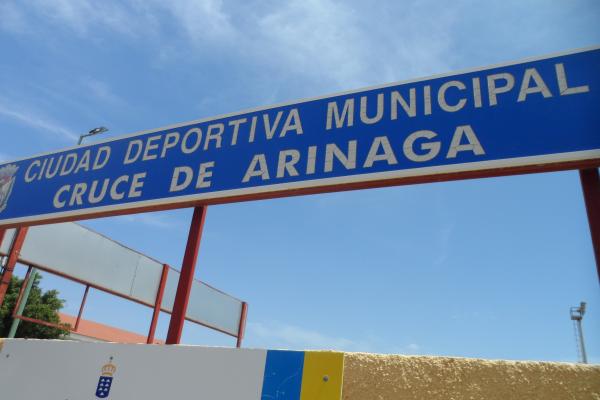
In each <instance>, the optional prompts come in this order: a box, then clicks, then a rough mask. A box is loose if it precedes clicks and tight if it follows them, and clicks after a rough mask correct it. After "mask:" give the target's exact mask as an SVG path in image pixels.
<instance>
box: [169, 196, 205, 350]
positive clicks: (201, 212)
mask: <svg viewBox="0 0 600 400" xmlns="http://www.w3.org/2000/svg"><path fill="white" fill-rule="evenodd" d="M205 219H206V207H195V208H194V215H193V217H192V223H191V225H190V231H189V234H188V241H187V245H186V249H185V255H184V257H183V264H182V266H181V275H179V283H178V285H177V294H176V295H175V303H174V304H173V313H172V314H171V322H170V323H169V332H168V334H167V340H166V344H179V342H180V341H181V333H182V332H183V324H184V322H185V313H186V311H187V306H188V303H189V301H190V292H191V290H192V282H193V281H194V271H195V270H196V261H197V260H198V249H199V248H200V240H201V239H202V229H203V228H204V220H205Z"/></svg>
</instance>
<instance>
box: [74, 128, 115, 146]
mask: <svg viewBox="0 0 600 400" xmlns="http://www.w3.org/2000/svg"><path fill="white" fill-rule="evenodd" d="M106 131H108V128H105V127H104V126H100V127H98V128H94V129H92V130H91V131H89V132H88V133H84V134H83V135H81V136H79V142H77V146H79V145H80V144H81V142H82V141H83V138H86V137H88V136H94V135H98V134H100V133H104V132H106Z"/></svg>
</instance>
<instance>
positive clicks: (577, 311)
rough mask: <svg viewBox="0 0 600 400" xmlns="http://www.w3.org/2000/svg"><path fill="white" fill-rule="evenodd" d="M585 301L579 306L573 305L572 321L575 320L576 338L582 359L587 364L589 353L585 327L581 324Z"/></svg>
mask: <svg viewBox="0 0 600 400" xmlns="http://www.w3.org/2000/svg"><path fill="white" fill-rule="evenodd" d="M585 306H586V304H585V302H583V301H582V302H581V303H580V304H579V307H571V310H570V312H571V321H574V322H575V324H576V326H575V330H576V331H577V332H576V335H577V337H576V338H575V339H576V341H577V350H578V351H579V352H580V353H581V361H582V362H583V363H584V364H587V354H586V352H585V342H584V341H583V327H582V326H581V320H583V316H584V315H585Z"/></svg>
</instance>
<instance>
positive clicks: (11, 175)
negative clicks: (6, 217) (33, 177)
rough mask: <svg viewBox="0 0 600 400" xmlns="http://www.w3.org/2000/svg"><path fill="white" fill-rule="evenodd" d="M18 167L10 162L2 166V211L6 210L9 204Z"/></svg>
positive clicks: (0, 208) (0, 171) (0, 179)
mask: <svg viewBox="0 0 600 400" xmlns="http://www.w3.org/2000/svg"><path fill="white" fill-rule="evenodd" d="M18 169H19V167H17V166H16V165H14V164H8V165H5V166H4V167H2V168H0V212H2V211H4V209H5V208H6V205H7V204H8V199H9V198H10V194H11V193H12V189H13V186H14V185H15V175H16V173H17V170H18Z"/></svg>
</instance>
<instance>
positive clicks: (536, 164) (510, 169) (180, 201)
mask: <svg viewBox="0 0 600 400" xmlns="http://www.w3.org/2000/svg"><path fill="white" fill-rule="evenodd" d="M596 50H600V46H592V47H588V48H582V49H575V50H569V51H565V52H559V53H554V54H550V55H545V56H538V57H530V58H526V59H522V60H518V61H512V62H507V63H500V64H495V65H490V66H484V67H478V68H471V69H465V70H461V71H456V72H449V73H444V74H437V75H433V76H429V77H424V78H417V79H409V80H404V81H399V82H393V83H387V84H383V85H375V86H370V87H366V88H360V89H355V90H350V91H344V92H339V93H334V94H328V95H324V96H317V97H312V98H307V99H302V100H297V101H291V102H282V103H278V104H275V105H271V106H263V107H256V108H251V109H246V110H242V111H237V112H233V113H227V114H222V115H218V116H213V117H208V118H202V119H197V120H192V121H187V122H183V123H177V124H173V125H168V126H165V127H161V128H154V129H148V130H142V131H138V132H135V133H131V134H127V135H122V136H119V137H115V138H110V139H105V140H100V141H98V142H95V143H91V144H87V145H84V146H77V147H69V148H66V149H62V150H60V151H61V152H67V151H71V150H73V151H75V150H81V149H85V148H88V147H91V146H99V145H102V144H108V143H111V142H114V141H118V140H126V139H131V138H135V137H138V136H141V135H147V134H151V133H154V132H160V131H166V130H172V129H177V128H181V127H185V126H189V125H192V124H199V123H206V122H210V121H216V120H220V119H224V118H230V117H235V116H239V115H243V114H248V113H255V112H260V111H269V110H273V109H277V108H280V107H288V106H293V105H300V104H304V103H308V102H312V101H316V100H323V99H333V98H337V97H338V96H345V95H353V94H359V93H363V92H367V91H372V90H378V89H386V88H390V87H394V86H398V85H407V84H411V83H419V82H424V81H429V80H434V79H440V78H448V77H452V76H458V75H461V74H467V73H476V72H481V71H486V70H490V69H494V68H502V67H510V66H515V65H519V64H524V63H528V62H535V61H543V60H546V59H551V58H555V57H561V56H568V55H573V54H578V53H585V52H590V51H596ZM57 153H58V152H56V151H53V152H46V153H42V154H39V155H36V156H33V157H26V158H23V159H19V160H15V161H12V162H20V161H25V160H29V159H32V158H36V157H44V156H47V155H52V154H57ZM8 164H10V163H6V164H2V165H8ZM598 167H600V149H595V150H587V151H576V152H564V153H555V154H549V155H542V156H528V157H514V158H509V159H498V160H487V161H477V162H466V163H460V164H444V165H441V166H429V167H419V168H408V169H398V170H393V171H386V172H373V173H361V174H358V175H345V176H339V177H330V178H319V179H312V180H311V179H309V180H302V181H296V182H288V183H274V184H268V185H265V186H252V187H248V188H241V189H231V190H220V191H214V192H203V193H195V194H190V195H181V196H176V197H163V198H159V199H150V200H140V201H135V202H129V203H127V202H126V203H120V204H113V205H106V206H98V207H92V208H85V209H77V210H69V211H58V212H53V213H51V214H38V215H34V216H28V217H18V218H13V219H7V220H0V228H12V227H18V226H24V225H33V224H35V225H39V224H48V223H57V222H68V221H76V220H83V219H90V218H98V217H106V216H117V215H126V214H135V213H142V212H152V211H164V210H172V209H178V208H187V207H197V206H205V205H214V204H225V203H233V202H241V201H252V200H262V199H271V198H279V197H289V196H299V195H307V194H317V193H327V192H338V191H346V190H357V189H369V188H377V187H388V186H399V185H407V184H417V183H431V182H441V181H451V180H459V179H474V178H485V177H497V176H507V175H517V174H527V173H538V172H552V171H561V170H570V169H588V168H598Z"/></svg>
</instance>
